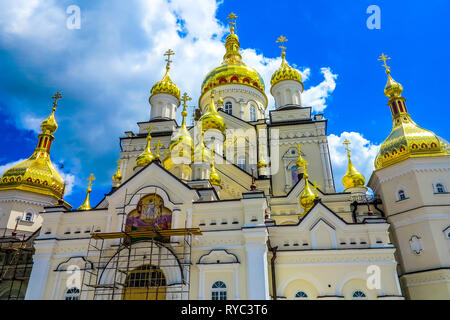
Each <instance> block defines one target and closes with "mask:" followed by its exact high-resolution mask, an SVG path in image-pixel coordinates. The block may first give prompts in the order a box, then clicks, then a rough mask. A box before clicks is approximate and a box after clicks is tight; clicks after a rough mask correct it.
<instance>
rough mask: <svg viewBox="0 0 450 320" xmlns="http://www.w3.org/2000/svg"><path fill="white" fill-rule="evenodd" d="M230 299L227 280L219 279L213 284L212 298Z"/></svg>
mask: <svg viewBox="0 0 450 320" xmlns="http://www.w3.org/2000/svg"><path fill="white" fill-rule="evenodd" d="M227 299H228V288H227V285H226V284H225V282H223V281H221V280H218V281H216V282H214V283H213V285H212V286H211V300H213V301H224V300H227Z"/></svg>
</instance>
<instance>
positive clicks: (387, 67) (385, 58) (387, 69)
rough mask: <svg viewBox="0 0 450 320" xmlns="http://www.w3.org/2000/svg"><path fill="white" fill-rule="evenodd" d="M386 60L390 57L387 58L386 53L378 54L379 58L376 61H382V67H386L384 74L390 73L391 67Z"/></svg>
mask: <svg viewBox="0 0 450 320" xmlns="http://www.w3.org/2000/svg"><path fill="white" fill-rule="evenodd" d="M388 60H391V58H389V57H388V56H387V55H385V54H384V53H383V54H382V55H381V56H380V59H378V61H383V62H384V64H383V67H385V68H386V74H390V73H391V67H389V66H388V65H387V64H386V62H387V61H388Z"/></svg>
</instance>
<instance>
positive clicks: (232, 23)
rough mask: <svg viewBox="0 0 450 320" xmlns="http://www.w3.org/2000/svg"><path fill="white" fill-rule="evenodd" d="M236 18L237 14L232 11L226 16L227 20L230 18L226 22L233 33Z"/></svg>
mask: <svg viewBox="0 0 450 320" xmlns="http://www.w3.org/2000/svg"><path fill="white" fill-rule="evenodd" d="M236 18H237V15H235V14H234V13H233V12H232V13H230V15H229V16H228V18H227V19H228V20H230V22H228V23H229V24H230V26H231V27H230V30H231V33H234V28H235V26H236V22H235V20H236Z"/></svg>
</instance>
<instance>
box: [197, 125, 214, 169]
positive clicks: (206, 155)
mask: <svg viewBox="0 0 450 320" xmlns="http://www.w3.org/2000/svg"><path fill="white" fill-rule="evenodd" d="M204 135H205V133H204V132H202V134H201V138H200V141H199V142H198V144H197V146H196V147H195V150H194V162H196V163H208V162H210V161H211V153H210V152H209V151H208V149H207V148H206V146H205V140H204Z"/></svg>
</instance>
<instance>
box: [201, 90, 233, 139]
mask: <svg viewBox="0 0 450 320" xmlns="http://www.w3.org/2000/svg"><path fill="white" fill-rule="evenodd" d="M199 121H200V122H201V123H202V131H203V132H205V131H208V130H210V129H216V130H219V131H220V132H222V133H223V134H224V135H225V131H226V129H227V126H226V124H225V121H224V119H223V118H222V116H221V115H220V114H219V113H218V112H217V109H216V106H215V104H214V90H213V91H212V92H211V102H210V104H209V106H208V107H207V109H206V110H205V113H204V114H203V115H202V116H201V117H200V119H199Z"/></svg>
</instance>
